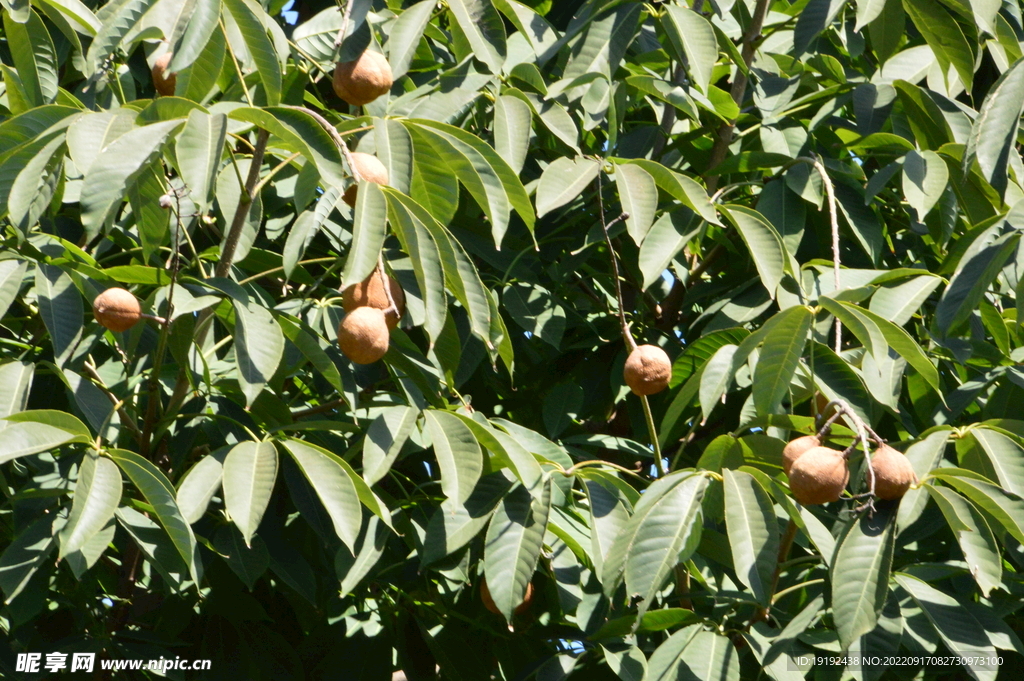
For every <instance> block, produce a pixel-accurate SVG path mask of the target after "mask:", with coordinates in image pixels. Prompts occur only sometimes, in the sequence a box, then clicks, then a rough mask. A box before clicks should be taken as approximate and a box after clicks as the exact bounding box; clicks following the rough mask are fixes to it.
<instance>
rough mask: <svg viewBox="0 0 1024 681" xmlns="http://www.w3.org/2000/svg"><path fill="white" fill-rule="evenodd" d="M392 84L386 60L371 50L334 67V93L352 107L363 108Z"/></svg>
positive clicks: (386, 91)
mask: <svg viewBox="0 0 1024 681" xmlns="http://www.w3.org/2000/svg"><path fill="white" fill-rule="evenodd" d="M394 82H395V79H394V76H393V75H392V73H391V65H390V64H389V63H388V60H387V58H386V57H385V56H384V55H383V54H381V53H379V52H374V51H372V50H366V51H365V52H363V53H362V54H361V55H359V58H358V59H354V60H352V61H346V62H338V63H337V65H335V67H334V82H333V85H334V93H335V94H336V95H338V97H340V98H341V99H343V100H345V101H346V102H348V103H349V104H351V105H352V106H364V105H366V104H369V103H370V102H372V101H373V100H375V99H377V98H378V97H380V96H381V95H385V94H387V93H388V92H390V91H391V86H392V85H393V84H394Z"/></svg>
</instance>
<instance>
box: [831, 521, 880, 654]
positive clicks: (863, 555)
mask: <svg viewBox="0 0 1024 681" xmlns="http://www.w3.org/2000/svg"><path fill="white" fill-rule="evenodd" d="M895 520H896V513H895V510H894V509H886V510H883V509H879V510H878V511H876V512H875V514H874V515H873V516H872V517H869V515H868V514H861V516H860V517H859V518H853V519H852V520H850V521H849V522H848V523H847V526H846V528H845V532H844V533H843V535H842V536H841V538H840V539H839V543H838V546H837V547H836V553H835V556H834V558H833V559H832V562H831V564H830V565H829V574H830V577H831V582H832V616H833V618H834V619H835V623H836V629H837V631H838V632H839V641H840V643H841V644H842V646H843V648H844V649H846V648H849V647H850V645H852V644H853V642H854V641H856V640H857V639H858V638H860V637H861V636H863V635H864V634H866V633H868V632H869V631H871V630H872V629H874V628H875V624H877V622H878V613H879V612H880V611H881V610H882V607H883V606H884V605H885V597H886V593H887V592H888V585H889V569H890V567H891V566H892V556H893V545H894V540H895V537H896V533H895Z"/></svg>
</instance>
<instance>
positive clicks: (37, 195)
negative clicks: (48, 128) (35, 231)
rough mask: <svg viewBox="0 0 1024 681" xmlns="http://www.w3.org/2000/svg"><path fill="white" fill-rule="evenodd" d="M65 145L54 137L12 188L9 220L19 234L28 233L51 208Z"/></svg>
mask: <svg viewBox="0 0 1024 681" xmlns="http://www.w3.org/2000/svg"><path fill="white" fill-rule="evenodd" d="M63 150H64V143H63V140H62V139H61V138H60V135H56V136H54V137H53V139H51V140H49V142H48V143H47V144H46V146H44V147H43V148H42V149H40V150H39V153H37V154H36V155H35V156H34V157H33V158H32V159H31V160H30V161H29V162H28V163H26V164H25V165H24V166H23V167H22V169H21V171H20V172H19V173H18V176H17V177H16V178H15V180H14V182H13V183H12V184H11V190H10V195H9V197H8V201H7V210H8V216H7V217H8V218H9V219H10V221H11V223H13V224H14V226H15V227H17V228H18V229H19V230H21V232H23V233H26V232H28V231H29V230H30V229H31V228H32V226H33V225H35V224H36V222H37V221H38V220H39V218H40V216H42V215H43V212H44V211H46V209H47V208H49V206H50V202H51V200H52V199H53V194H54V192H55V190H56V188H57V183H58V182H59V181H60V180H61V179H62V177H61V176H62V174H63V173H62V172H61V166H62V164H63V162H64V158H63V156H64V154H63Z"/></svg>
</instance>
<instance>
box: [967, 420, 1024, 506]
mask: <svg viewBox="0 0 1024 681" xmlns="http://www.w3.org/2000/svg"><path fill="white" fill-rule="evenodd" d="M966 438H970V439H973V440H974V441H975V442H977V443H978V445H979V446H980V447H981V450H982V451H983V452H984V453H985V455H986V457H987V458H988V460H989V463H990V464H991V465H992V468H993V469H994V470H995V473H996V479H997V480H998V481H999V485H1000V486H1001V487H1002V488H1003V489H1005V490H1007V491H1009V492H1012V493H1013V494H1016V495H1017V496H1024V446H1022V445H1021V441H1020V439H1018V438H1017V437H1014V436H1013V435H1012V434H1010V433H1008V432H1006V431H1000V430H997V429H996V428H985V427H979V428H972V429H971V430H970V432H968V433H967V435H966Z"/></svg>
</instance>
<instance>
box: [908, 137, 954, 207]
mask: <svg viewBox="0 0 1024 681" xmlns="http://www.w3.org/2000/svg"><path fill="white" fill-rule="evenodd" d="M948 180H949V171H947V170H946V162H945V161H943V160H942V158H941V157H940V156H939V155H938V154H936V153H935V152H934V151H923V152H917V151H911V152H910V153H908V154H907V155H906V157H904V160H903V195H904V196H906V197H907V203H909V204H910V207H911V208H913V209H914V210H916V211H917V218H918V219H919V220H924V216H925V215H927V214H928V213H929V211H931V209H932V208H933V207H934V206H935V204H936V203H938V202H939V199H941V198H942V193H943V192H944V191H945V190H946V182H947V181H948Z"/></svg>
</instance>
